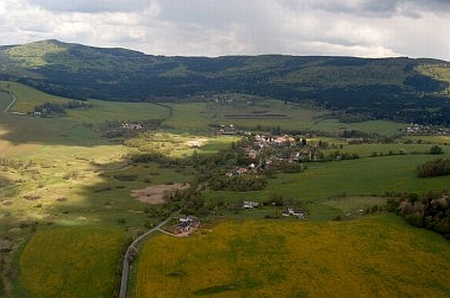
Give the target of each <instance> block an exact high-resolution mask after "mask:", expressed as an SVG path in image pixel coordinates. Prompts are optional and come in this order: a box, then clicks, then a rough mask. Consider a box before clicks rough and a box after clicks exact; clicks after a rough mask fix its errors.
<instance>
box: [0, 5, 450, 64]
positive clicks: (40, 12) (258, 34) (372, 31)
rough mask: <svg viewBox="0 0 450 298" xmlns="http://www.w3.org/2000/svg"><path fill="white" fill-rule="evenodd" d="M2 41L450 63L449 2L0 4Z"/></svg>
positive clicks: (164, 51)
mask: <svg viewBox="0 0 450 298" xmlns="http://www.w3.org/2000/svg"><path fill="white" fill-rule="evenodd" d="M0 26H1V28H0V29H1V30H0V42H1V44H16V43H25V42H31V41H35V40H39V39H47V38H57V39H60V40H62V41H67V42H77V43H84V44H90V45H97V46H120V47H126V48H132V49H136V50H141V51H144V52H147V53H149V54H161V55H202V56H203V55H204V56H216V55H233V54H264V53H280V54H293V55H346V56H353V55H356V56H365V57H366V56H369V57H384V56H397V55H401V56H411V57H434V58H441V59H446V60H450V43H449V42H448V38H449V36H450V2H449V0H340V1H333V0H306V1H291V0H264V1H257V0H245V1H242V0H228V1H218V0H189V1H188V0H151V1H150V0H126V1H122V0H96V1H94V0H78V1H73V0H2V1H1V2H0Z"/></svg>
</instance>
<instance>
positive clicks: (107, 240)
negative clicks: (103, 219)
mask: <svg viewBox="0 0 450 298" xmlns="http://www.w3.org/2000/svg"><path fill="white" fill-rule="evenodd" d="M124 239H125V232H124V231H123V230H119V229H110V228H99V227H96V226H77V227H71V228H58V227H52V228H46V229H43V230H39V231H38V232H36V234H34V235H33V237H32V238H31V239H30V241H29V242H28V243H27V245H26V247H25V249H24V251H23V253H22V255H21V257H20V267H19V268H20V287H19V288H21V289H22V292H21V293H20V294H18V296H17V297H33V298H38V297H45V298H51V297H58V298H59V297H61V298H62V297H67V298H70V297H99V298H100V297H111V296H112V294H113V293H114V292H115V291H117V289H116V287H115V286H116V284H117V279H118V278H119V276H118V275H117V269H118V265H119V264H118V260H119V258H120V255H121V253H122V252H121V247H122V243H123V241H124ZM25 293H27V294H25ZM24 294H25V295H24ZM22 295H23V296H22Z"/></svg>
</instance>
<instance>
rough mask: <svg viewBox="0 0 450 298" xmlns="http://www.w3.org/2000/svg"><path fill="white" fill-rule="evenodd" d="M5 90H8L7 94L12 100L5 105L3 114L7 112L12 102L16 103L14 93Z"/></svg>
mask: <svg viewBox="0 0 450 298" xmlns="http://www.w3.org/2000/svg"><path fill="white" fill-rule="evenodd" d="M6 92H8V94H9V96H11V99H12V100H11V102H10V103H9V105H8V106H7V107H6V109H5V110H4V111H3V113H4V114H7V113H8V110H9V109H10V108H11V107H12V106H13V104H15V103H16V96H15V95H14V93H12V92H9V91H6Z"/></svg>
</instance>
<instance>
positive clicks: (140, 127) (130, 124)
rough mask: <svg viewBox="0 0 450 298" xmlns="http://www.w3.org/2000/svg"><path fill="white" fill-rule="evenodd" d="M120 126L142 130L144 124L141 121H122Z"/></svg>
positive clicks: (125, 128)
mask: <svg viewBox="0 0 450 298" xmlns="http://www.w3.org/2000/svg"><path fill="white" fill-rule="evenodd" d="M120 128H121V129H123V130H141V129H143V128H144V125H143V124H141V123H122V124H121V125H120Z"/></svg>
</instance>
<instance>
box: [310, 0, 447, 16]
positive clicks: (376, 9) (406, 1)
mask: <svg viewBox="0 0 450 298" xmlns="http://www.w3.org/2000/svg"><path fill="white" fill-rule="evenodd" d="M307 3H308V4H307V5H309V6H310V7H311V8H313V9H317V10H324V11H327V12H330V13H346V14H352V15H358V16H362V17H372V18H390V17H393V16H395V15H404V16H408V17H412V18H418V17H420V14H421V13H422V12H433V13H436V14H442V13H449V14H450V0H361V1H351V0H344V1H327V0H318V1H308V2H307Z"/></svg>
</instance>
